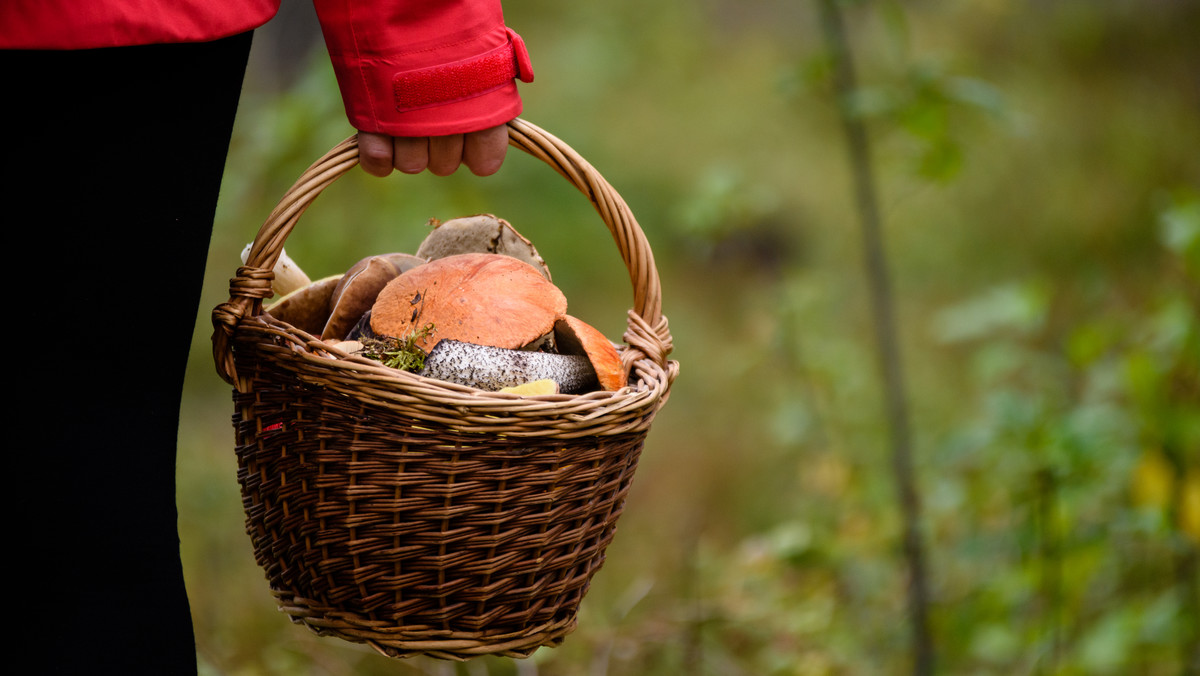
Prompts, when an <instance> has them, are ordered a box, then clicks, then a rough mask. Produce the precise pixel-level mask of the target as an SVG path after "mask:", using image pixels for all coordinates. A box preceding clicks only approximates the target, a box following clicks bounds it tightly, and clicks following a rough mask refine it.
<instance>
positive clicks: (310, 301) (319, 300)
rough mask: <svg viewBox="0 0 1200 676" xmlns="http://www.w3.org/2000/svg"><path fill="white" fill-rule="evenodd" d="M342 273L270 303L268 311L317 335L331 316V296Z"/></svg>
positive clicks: (282, 320)
mask: <svg viewBox="0 0 1200 676" xmlns="http://www.w3.org/2000/svg"><path fill="white" fill-rule="evenodd" d="M340 279H341V276H340V275H334V276H332V277H326V278H324V279H319V280H317V281H315V282H313V283H312V284H309V285H308V286H306V287H304V288H302V289H297V290H295V291H293V292H291V293H289V294H288V295H286V296H284V297H283V298H280V299H279V300H277V301H275V302H274V303H272V304H271V305H268V306H267V307H266V308H264V309H265V310H266V312H267V313H268V314H270V315H271V316H272V317H274V318H275V319H278V320H279V321H281V322H287V323H288V324H291V325H292V326H294V327H296V328H298V329H300V330H301V331H305V332H308V333H311V334H313V335H317V334H319V333H320V332H321V327H323V326H325V322H326V320H327V319H328V317H329V298H330V296H331V295H332V294H333V290H334V288H335V287H336V286H337V283H338V280H340Z"/></svg>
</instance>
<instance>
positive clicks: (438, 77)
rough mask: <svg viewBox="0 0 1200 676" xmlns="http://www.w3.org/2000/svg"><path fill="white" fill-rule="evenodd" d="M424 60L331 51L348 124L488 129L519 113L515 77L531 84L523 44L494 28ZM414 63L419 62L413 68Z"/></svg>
mask: <svg viewBox="0 0 1200 676" xmlns="http://www.w3.org/2000/svg"><path fill="white" fill-rule="evenodd" d="M438 51H439V54H438V56H437V58H435V59H433V61H432V62H430V58H429V57H430V54H429V52H428V51H426V52H424V53H423V54H422V55H421V58H420V59H416V60H414V59H411V58H406V57H407V55H406V54H400V55H397V56H396V57H392V58H389V57H386V56H385V57H379V56H372V55H365V54H362V53H361V52H359V51H357V50H355V51H348V52H341V53H338V54H334V53H332V50H331V54H330V57H331V60H332V62H333V67H334V72H335V73H336V74H337V79H338V87H339V88H340V89H341V92H342V100H343V101H344V102H345V104H346V115H347V117H348V118H349V120H350V124H352V125H353V126H354V128H355V129H358V130H359V131H368V132H377V133H382V134H389V135H391V136H443V135H447V134H461V133H467V132H472V131H479V130H481V129H488V128H490V127H494V126H497V125H500V124H504V123H505V122H508V121H509V120H511V119H513V118H515V117H517V116H518V115H520V114H521V108H522V107H521V97H520V95H519V94H518V92H517V85H516V81H517V80H520V81H522V82H532V81H533V68H532V65H531V64H530V60H529V53H528V52H527V51H526V49H525V43H524V41H523V40H522V39H521V37H520V36H519V35H517V34H516V33H515V32H514V31H512V30H510V29H508V28H506V27H504V26H503V25H501V26H499V27H498V28H493V29H492V30H490V31H488V32H487V33H486V34H484V35H481V36H479V38H478V39H476V40H471V41H468V42H458V43H457V44H455V45H454V46H453V48H449V49H445V50H438ZM414 61H415V62H416V63H419V64H420V65H421V67H417V68H413V67H411V66H412V65H414Z"/></svg>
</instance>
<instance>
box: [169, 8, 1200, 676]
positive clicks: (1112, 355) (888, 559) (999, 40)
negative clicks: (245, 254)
mask: <svg viewBox="0 0 1200 676" xmlns="http://www.w3.org/2000/svg"><path fill="white" fill-rule="evenodd" d="M288 4H290V3H285V5H288ZM845 10H846V12H847V20H848V21H849V25H850V30H851V39H852V40H853V41H854V49H855V56H856V58H857V59H858V61H859V64H858V65H859V71H860V75H859V80H860V85H861V87H860V91H858V92H856V93H855V95H854V96H853V97H851V99H850V100H847V101H835V100H833V98H832V94H831V90H830V86H829V81H828V76H829V73H828V58H827V56H826V55H825V54H823V53H822V49H821V40H820V37H819V32H818V29H817V26H816V25H815V24H816V9H815V7H814V6H812V3H787V2H781V1H775V2H761V3H754V4H751V5H746V4H743V3H736V2H732V1H731V0H704V1H702V2H682V1H681V0H665V1H663V2H655V3H638V2H634V1H633V0H614V1H613V2H609V3H602V4H594V3H593V4H588V3H553V2H548V1H546V0H528V1H526V2H512V3H509V4H508V5H506V16H507V20H508V23H509V25H511V26H513V27H514V28H515V29H516V30H518V31H519V32H521V33H522V35H523V36H524V37H525V39H526V41H527V43H528V44H529V47H530V51H531V53H532V56H533V60H534V66H535V70H536V72H537V80H536V81H535V82H534V83H533V84H530V85H525V86H524V87H523V89H522V92H523V96H524V100H525V107H526V112H525V115H524V116H525V117H526V118H527V119H529V120H531V121H533V122H535V123H537V124H539V125H541V126H543V127H544V128H546V129H548V130H550V131H551V132H553V133H555V134H556V135H558V136H560V137H561V138H563V139H564V140H566V141H567V142H568V143H569V144H571V145H572V146H573V147H574V148H575V149H576V150H578V151H579V152H580V153H581V154H582V155H583V156H584V157H586V158H588V159H589V161H591V162H592V163H593V164H594V165H595V166H596V167H597V168H598V169H599V170H600V171H601V172H602V173H604V175H605V176H606V177H607V178H608V179H609V180H610V181H611V182H612V183H613V184H614V185H615V186H616V187H617V189H618V190H619V191H620V192H621V193H622V195H623V196H624V197H625V198H626V200H627V201H628V202H629V204H630V206H631V207H632V209H633V211H634V213H635V214H637V215H638V217H639V221H640V222H641V224H642V226H643V227H644V229H645V230H646V232H647V235H648V237H649V239H650V241H651V243H652V244H653V245H654V247H655V254H656V258H657V262H658V265H659V267H660V270H661V271H662V273H663V287H664V311H665V313H666V314H667V315H668V316H669V317H670V319H671V328H672V333H673V335H674V336H675V343H676V347H677V351H676V354H675V356H676V357H677V358H678V359H679V360H680V361H681V363H682V365H683V374H682V377H681V378H680V379H679V381H678V382H677V384H676V387H675V390H674V391H673V394H672V398H671V401H670V403H669V405H668V406H667V407H666V408H665V409H664V411H663V413H662V414H661V415H660V417H659V418H658V420H657V421H656V424H655V428H654V430H652V432H651V434H650V438H649V441H648V444H647V448H646V451H645V453H644V455H643V460H642V465H641V467H640V468H639V473H638V478H637V480H636V482H635V485H634V489H633V493H632V494H631V497H630V499H629V503H628V506H627V509H626V513H625V515H624V516H623V517H622V522H621V525H620V529H619V533H618V535H617V538H616V540H615V542H614V544H613V545H612V546H611V547H610V549H609V552H608V561H607V563H606V565H605V568H604V570H602V571H601V572H600V573H599V574H598V575H597V577H596V579H595V581H594V583H593V588H592V591H591V592H590V594H589V596H588V598H587V599H586V600H585V602H584V607H583V610H582V612H581V615H580V625H579V629H578V631H577V632H576V633H575V634H573V635H572V636H570V637H568V639H567V641H566V643H565V644H564V645H563V646H562V647H560V648H558V649H555V650H543V651H539V653H537V654H536V655H535V656H534V657H533V658H531V659H530V660H526V661H521V662H514V661H511V660H506V659H485V660H479V661H475V662H472V663H469V664H466V665H451V664H449V663H442V662H436V661H426V660H408V661H393V660H388V659H385V658H382V657H379V656H377V655H375V654H373V653H372V652H370V651H369V650H368V649H365V648H362V647H360V646H354V645H349V644H344V643H342V642H339V641H335V640H332V639H321V638H318V637H315V636H313V635H311V634H310V633H309V632H308V631H306V630H304V629H301V628H298V627H294V626H292V625H291V624H290V623H289V622H288V621H287V620H286V617H285V616H284V615H282V614H281V613H279V612H277V611H276V610H275V609H274V605H273V601H272V599H271V596H270V594H269V592H268V590H267V588H266V584H265V580H264V578H263V576H262V574H261V572H260V571H259V570H258V569H257V568H256V567H255V565H254V562H253V558H252V554H251V551H250V545H249V541H248V539H247V538H246V536H245V535H244V533H243V531H242V516H241V506H240V499H239V497H238V493H237V485H236V481H235V469H234V458H233V449H232V443H233V435H232V430H231V429H230V428H229V419H230V415H231V413H232V409H231V407H230V398H229V393H228V391H227V388H226V387H225V386H224V384H223V383H221V382H220V381H219V380H218V379H217V378H216V377H215V375H214V374H213V368H212V365H211V356H210V351H209V344H208V335H209V328H208V327H209V326H210V324H209V321H208V311H209V309H210V308H211V307H213V306H215V305H216V304H217V303H219V302H221V301H223V300H225V298H226V296H225V293H226V291H225V288H224V287H225V280H226V279H228V277H230V276H231V275H232V273H233V271H234V269H235V268H236V266H237V264H238V261H237V254H238V252H239V251H240V250H241V248H242V246H244V245H245V243H246V242H248V241H250V239H251V238H252V237H253V234H254V232H255V230H256V229H257V226H258V224H259V223H260V222H261V221H262V219H263V218H265V216H266V214H267V212H268V211H269V210H270V208H271V207H272V206H273V204H274V201H275V200H276V199H278V198H279V197H280V196H281V195H282V194H283V193H284V191H285V190H286V189H287V187H288V186H289V185H290V183H291V182H292V181H293V180H294V179H295V178H296V177H297V176H298V175H299V173H300V172H301V171H302V170H303V168H304V167H305V166H307V164H308V163H310V162H311V161H313V160H315V159H316V158H317V157H318V156H320V155H321V154H322V153H323V152H324V151H325V150H327V149H328V148H329V147H331V146H332V145H334V144H335V143H337V142H338V141H340V140H341V139H342V138H344V137H345V136H346V135H348V134H349V133H351V131H352V130H351V129H349V127H348V126H347V124H346V122H345V119H344V117H343V114H342V111H341V104H340V99H339V98H338V95H337V89H336V85H335V83H334V82H333V76H332V71H331V69H330V68H329V66H328V64H327V62H326V61H325V56H324V54H323V51H322V50H321V48H320V45H319V44H318V45H317V48H316V50H315V51H312V52H311V53H310V54H309V56H307V57H304V58H299V59H297V58H292V59H290V60H287V61H286V62H285V63H286V64H287V65H288V66H289V67H288V68H286V69H272V68H267V67H265V66H263V64H264V63H266V61H265V60H264V54H265V53H266V52H268V51H269V50H271V49H273V48H274V47H275V45H277V44H284V43H286V42H287V40H288V38H287V36H274V35H273V34H272V33H271V29H267V30H264V31H263V32H262V34H261V35H260V36H259V38H258V42H257V44H256V55H255V59H256V61H255V62H254V63H255V64H257V65H256V66H255V68H253V69H252V71H251V73H250V74H249V76H248V80H247V87H246V91H245V95H244V98H243V105H242V109H241V111H240V114H239V121H238V127H237V130H236V133H235V138H234V145H233V148H232V151H231V156H230V159H229V165H228V172H227V176H226V179H225V183H224V187H223V193H222V201H221V206H220V209H219V214H218V225H217V230H216V232H215V233H214V238H213V243H212V248H211V254H210V255H211V259H210V265H209V277H208V279H207V280H206V284H205V302H204V306H203V307H202V312H201V316H200V317H199V319H198V328H197V332H196V336H195V340H194V350H193V353H194V354H193V360H192V363H191V368H190V370H189V382H188V390H187V394H186V399H185V406H184V411H183V423H182V429H181V445H180V452H179V466H180V470H179V507H180V523H181V528H182V550H183V555H184V561H185V567H186V571H187V577H188V586H189V593H190V597H191V600H192V609H193V615H194V617H195V622H196V634H197V646H198V650H199V654H200V658H201V663H202V665H203V667H202V673H203V674H206V675H207V674H212V675H216V674H220V675H229V676H243V675H245V676H252V675H253V676H256V675H260V674H261V675H267V674H271V675H274V674H314V675H318V674H320V675H324V674H330V675H334V674H337V675H340V674H352V673H353V674H409V673H411V674H419V673H424V674H561V675H571V676H574V675H583V674H588V675H597V674H647V675H650V674H680V673H686V674H714V675H716V674H720V675H725V674H730V675H737V674H755V675H758V674H901V673H906V672H907V669H908V666H909V660H910V657H909V655H908V649H909V643H908V639H907V628H906V624H905V619H906V618H905V615H904V612H905V609H904V584H905V579H904V572H903V562H902V560H901V558H900V555H899V533H900V527H901V524H900V523H899V517H898V515H897V514H896V511H895V507H894V505H895V500H894V496H893V494H892V490H893V489H892V485H893V484H892V481H891V478H890V476H889V474H888V472H889V467H888V462H887V458H886V450H885V449H886V444H885V435H886V433H887V432H886V429H885V425H884V423H883V420H882V414H881V399H882V395H881V391H880V383H879V379H878V376H877V373H876V369H875V366H874V365H875V355H874V354H873V353H872V349H873V348H872V345H873V341H872V339H871V335H870V333H869V332H870V322H869V317H868V316H867V309H866V299H865V297H864V293H865V291H864V283H863V281H862V273H861V262H860V260H859V256H858V245H857V237H858V235H857V229H856V228H855V226H854V223H855V221H854V215H853V204H852V202H851V197H850V189H849V176H848V170H847V167H846V163H845V160H844V152H843V147H842V139H841V136H840V130H839V126H838V123H837V115H838V110H839V108H838V106H846V107H847V108H846V110H849V111H851V112H852V113H853V114H855V115H861V116H863V117H864V119H866V120H867V121H868V122H869V124H870V128H871V130H872V134H873V137H872V138H873V141H874V142H875V148H876V151H877V152H876V157H875V162H876V166H875V169H876V171H877V175H878V178H879V183H880V186H881V189H882V190H883V193H884V194H883V199H882V206H883V207H884V220H885V225H886V227H887V232H886V234H887V238H888V247H889V254H890V257H891V260H890V263H891V265H892V267H893V276H894V282H895V285H896V292H897V295H898V300H899V320H900V323H901V331H902V339H903V345H904V356H905V360H906V369H907V370H908V372H909V375H910V378H911V382H910V392H909V396H910V397H911V408H912V411H913V416H914V421H913V422H914V429H915V431H916V446H917V459H918V470H919V473H920V488H921V498H922V501H923V505H924V511H925V523H923V524H922V527H923V530H924V533H925V536H926V541H927V546H928V548H929V553H930V557H931V575H932V581H933V592H934V598H933V600H932V601H933V608H932V612H933V621H934V633H935V638H936V641H937V649H938V662H939V665H940V670H941V672H943V673H948V674H949V673H953V674H1013V673H1037V674H1128V673H1139V674H1151V675H1157V674H1181V673H1197V672H1198V670H1200V664H1198V660H1200V655H1198V654H1197V653H1198V652H1200V599H1198V595H1200V592H1198V585H1200V583H1197V577H1198V575H1197V570H1198V565H1200V564H1198V558H1200V555H1198V554H1197V548H1198V546H1200V115H1198V114H1197V113H1198V111H1200V88H1198V87H1197V82H1200V65H1198V64H1200V41H1197V40H1196V39H1195V36H1196V33H1195V28H1194V27H1195V26H1196V25H1200V3H1197V2H1195V1H1186V0H1155V1H1154V2H1145V3H1131V2H1123V1H1120V0H1103V1H1099V0H1087V1H1085V0H1056V1H1054V2H1032V1H1019V0H961V1H953V2H945V1H943V2H911V3H903V4H901V3H898V2H885V1H883V0H876V1H869V0H863V1H859V2H848V3H845ZM572 191H573V189H571V188H570V187H569V186H567V185H565V184H564V183H563V182H562V180H561V179H560V178H559V177H558V176H557V175H555V174H554V173H553V172H552V171H550V170H548V169H547V168H546V167H544V166H541V165H539V164H538V163H537V162H536V161H534V160H532V159H530V158H526V157H520V156H518V153H517V152H516V151H513V152H512V153H511V154H510V159H509V161H508V162H507V163H506V166H505V168H504V169H503V170H502V171H501V173H500V174H498V175H497V176H494V177H490V178H488V179H485V180H483V179H477V178H473V177H471V176H469V175H468V174H467V173H466V172H465V171H461V172H460V174H459V175H455V176H453V177H451V178H448V179H438V178H435V177H431V176H428V175H425V176H418V177H410V176H403V177H401V176H393V177H390V178H388V179H384V180H377V179H373V178H370V177H367V176H365V175H363V174H361V173H359V172H355V173H354V174H352V175H350V176H347V177H346V178H343V179H342V180H340V181H339V182H338V183H337V184H335V185H334V186H332V187H331V188H329V189H328V190H327V191H326V194H324V195H322V197H321V198H320V199H319V200H318V201H317V203H316V204H315V205H314V206H313V208H312V209H311V210H310V211H309V213H308V214H306V215H305V217H304V219H302V221H301V223H300V225H299V227H298V228H297V230H296V232H295V233H294V235H293V237H292V238H291V239H289V241H288V251H289V254H290V255H291V256H292V257H293V258H294V259H296V260H297V261H299V262H300V263H301V264H302V265H303V266H304V267H305V268H306V269H308V271H309V272H310V274H311V275H312V276H313V277H314V278H315V277H320V276H325V275H329V274H337V273H340V272H342V271H343V270H344V269H345V268H347V267H349V265H350V264H352V263H353V262H354V261H356V260H357V259H358V258H360V257H362V256H364V255H367V254H374V253H382V252H388V251H411V250H412V249H414V248H415V246H416V244H417V243H418V242H419V241H420V240H421V238H422V237H423V236H424V232H425V225H424V224H425V222H426V221H427V220H428V219H429V218H440V219H446V218H451V217H454V216H459V215H465V214H470V213H476V212H481V211H488V212H492V213H496V214H499V215H501V216H503V217H505V218H507V219H509V220H510V221H512V222H513V223H514V224H515V225H516V226H517V227H518V228H519V229H520V230H521V231H522V232H523V233H524V234H526V235H527V236H529V237H530V238H531V239H532V240H533V241H534V242H535V243H536V244H537V246H538V248H539V250H540V251H541V252H542V254H543V255H544V256H545V258H546V259H547V261H548V262H549V263H550V266H551V269H552V270H553V272H554V277H555V281H556V282H557V283H558V284H559V286H560V287H562V289H563V291H564V292H565V293H566V295H567V297H568V299H569V300H570V303H571V306H572V313H573V314H577V315H579V316H581V317H583V318H584V319H586V320H587V321H589V322H592V323H594V324H595V325H596V326H598V327H600V328H601V329H602V330H604V331H605V332H606V333H607V334H609V335H610V336H612V337H614V338H615V337H618V336H619V335H620V333H621V332H622V330H623V324H624V312H625V309H626V308H627V307H628V306H629V304H630V293H629V291H628V287H627V284H628V278H627V277H626V276H625V274H624V272H623V270H622V268H621V263H620V259H619V257H618V256H617V255H616V252H615V250H614V248H613V247H612V244H611V240H610V239H609V236H608V235H607V233H605V232H604V229H603V227H602V225H601V223H600V222H599V220H598V219H597V218H596V216H595V214H594V213H592V212H591V211H590V210H589V208H588V206H587V204H586V202H585V201H584V200H583V199H582V198H581V197H580V196H579V195H578V194H574V193H573V192H572Z"/></svg>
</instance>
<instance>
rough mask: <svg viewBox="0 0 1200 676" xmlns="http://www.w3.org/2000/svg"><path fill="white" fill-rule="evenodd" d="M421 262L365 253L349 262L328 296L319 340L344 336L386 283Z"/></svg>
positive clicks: (403, 256) (405, 256) (407, 256)
mask: <svg viewBox="0 0 1200 676" xmlns="http://www.w3.org/2000/svg"><path fill="white" fill-rule="evenodd" d="M423 263H425V260H424V259H422V258H417V257H416V256H413V255H410V254H405V253H394V254H384V255H380V256H368V257H366V258H364V259H362V260H360V261H358V262H357V263H355V264H354V265H352V266H351V267H350V269H349V270H347V271H346V274H344V275H342V278H341V280H340V281H339V282H338V284H337V286H336V287H335V288H334V290H333V295H332V296H331V297H330V299H329V319H328V321H326V323H325V328H324V329H323V330H322V331H321V339H322V340H328V339H330V338H337V339H342V338H345V337H346V336H347V335H348V334H349V333H350V329H352V328H354V325H355V323H356V322H358V320H359V319H360V318H361V317H362V316H363V313H364V312H366V311H367V310H369V309H371V306H372V305H373V304H374V303H375V298H376V297H377V296H378V295H379V292H380V291H382V290H383V287H384V286H386V285H387V283H388V282H390V281H392V280H393V279H395V278H396V276H397V275H400V274H402V273H404V272H406V271H408V270H411V269H413V268H415V267H417V266H418V265H421V264H423Z"/></svg>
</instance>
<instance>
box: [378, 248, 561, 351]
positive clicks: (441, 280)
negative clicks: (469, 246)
mask: <svg viewBox="0 0 1200 676" xmlns="http://www.w3.org/2000/svg"><path fill="white" fill-rule="evenodd" d="M566 310H567V299H566V297H565V296H564V295H563V294H562V291H559V289H558V287H556V286H554V285H553V284H551V283H550V281H549V280H547V279H546V278H545V277H543V276H542V275H541V274H539V273H538V271H537V270H535V269H534V268H533V266H531V265H529V264H528V263H524V262H521V261H519V260H517V259H515V258H512V257H509V256H504V255H499V254H484V253H472V254H459V255H455V256H449V257H446V258H439V259H437V260H434V261H430V262H429V263H426V264H425V265H421V266H418V267H415V268H413V269H412V270H409V271H408V272H405V273H404V274H402V275H400V276H398V277H396V278H395V279H393V280H392V281H390V282H388V284H387V286H385V287H384V288H383V291H381V292H380V293H379V297H378V298H377V299H376V301H375V304H374V305H373V306H372V308H371V311H370V317H369V320H368V322H369V326H370V330H371V332H372V333H374V334H376V335H381V336H393V337H396V338H405V337H409V336H414V335H416V334H418V333H419V332H421V331H422V329H423V328H424V327H426V326H429V325H432V327H433V330H432V331H431V332H426V333H427V335H423V336H420V337H419V339H418V340H416V341H415V345H416V347H419V348H420V349H422V350H424V351H426V352H428V351H430V350H432V349H433V348H434V347H435V346H436V345H437V344H438V342H439V341H441V340H458V341H462V342H466V343H474V344H476V345H489V346H493V347H500V348H505V349H518V348H522V347H525V346H527V345H529V344H530V343H534V342H537V341H538V340H539V339H541V338H543V337H544V336H545V335H546V334H547V333H550V332H551V331H552V330H553V328H554V323H555V321H557V320H558V318H559V317H561V316H562V315H564V314H565V313H566Z"/></svg>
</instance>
